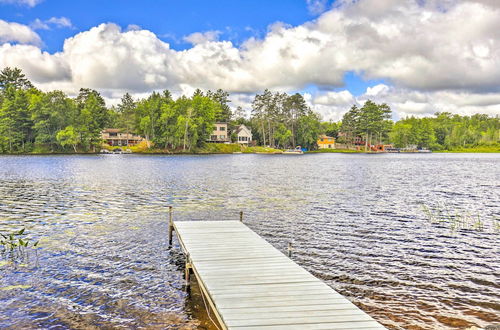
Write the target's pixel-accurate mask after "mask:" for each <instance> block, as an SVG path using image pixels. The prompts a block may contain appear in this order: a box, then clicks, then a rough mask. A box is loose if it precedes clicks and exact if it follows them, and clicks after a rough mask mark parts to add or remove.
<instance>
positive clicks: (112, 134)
mask: <svg viewBox="0 0 500 330" xmlns="http://www.w3.org/2000/svg"><path fill="white" fill-rule="evenodd" d="M117 135H118V133H109V136H117Z"/></svg>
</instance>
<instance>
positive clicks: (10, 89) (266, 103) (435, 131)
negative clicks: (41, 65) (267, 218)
mask: <svg viewBox="0 0 500 330" xmlns="http://www.w3.org/2000/svg"><path fill="white" fill-rule="evenodd" d="M229 104H230V100H229V93H227V92H225V91H223V90H220V89H219V90H217V91H207V92H202V91H201V90H196V91H195V93H194V94H193V95H192V96H190V97H188V96H181V97H179V98H177V99H174V98H173V97H172V94H171V93H170V92H169V91H168V90H165V91H163V92H161V93H159V92H153V93H152V94H150V95H149V96H148V97H146V98H143V99H139V100H134V99H133V98H132V96H131V95H130V94H128V93H126V94H125V95H124V96H123V97H122V98H121V101H120V103H119V104H117V105H116V106H111V107H107V106H106V104H105V101H104V98H103V97H102V96H101V95H100V94H99V92H97V91H96V90H93V89H88V88H82V89H80V91H79V93H78V95H77V96H76V97H74V98H71V97H68V96H67V95H66V94H65V93H63V92H62V91H57V90H56V91H50V92H42V91H40V90H39V89H37V88H35V87H34V86H33V84H32V83H31V82H30V81H29V80H28V79H27V78H26V77H25V75H24V74H23V73H22V72H21V70H19V69H17V68H8V67H7V68H4V69H3V70H2V71H1V72H0V153H25V152H56V151H62V152H65V151H74V152H78V151H84V152H87V151H95V150H96V149H97V148H99V147H100V146H101V144H102V140H101V131H102V130H103V129H105V128H111V127H113V128H120V129H122V130H123V131H124V132H126V133H135V134H139V135H141V136H144V137H145V138H146V141H147V143H148V144H149V145H148V147H155V148H159V149H169V150H187V151H189V150H193V149H194V148H198V147H202V146H203V145H204V143H205V141H206V140H207V139H208V138H209V136H210V135H211V133H212V131H213V127H214V123H215V122H227V123H228V125H229V128H230V130H233V131H234V129H235V128H236V127H237V126H238V125H240V124H245V125H246V126H248V127H249V128H250V129H251V130H252V133H253V137H254V143H256V144H258V145H264V146H271V147H275V148H290V147H295V146H298V145H300V146H302V147H305V148H308V149H314V148H315V147H316V142H317V140H318V137H319V136H320V135H321V134H326V135H328V136H332V137H334V138H336V139H337V142H339V143H342V144H346V145H350V146H354V145H357V146H363V145H364V147H365V148H368V147H369V146H370V145H372V144H378V143H384V144H387V143H392V144H394V145H395V146H396V147H406V146H409V145H415V146H418V147H419V148H430V149H434V150H439V149H453V148H457V147H462V148H464V147H474V146H479V145H497V144H498V143H499V140H500V121H499V118H498V116H496V117H491V116H487V115H479V114H478V115H473V116H460V115H452V114H450V113H446V112H443V113H436V114H435V116H434V117H426V118H414V117H409V118H405V119H402V120H399V121H398V122H396V123H394V122H393V121H392V120H391V119H390V118H391V109H390V107H389V106H388V105H387V104H384V103H382V104H377V103H375V102H372V101H370V100H368V101H366V102H365V103H364V105H363V106H361V107H358V106H356V105H353V106H352V107H351V108H350V109H349V110H348V111H347V112H346V113H345V114H344V116H343V118H342V120H341V121H339V122H322V121H321V118H320V116H319V114H317V113H315V112H314V111H312V110H311V108H310V107H309V106H308V105H307V102H306V101H305V99H304V97H303V96H302V95H301V94H298V93H296V94H293V95H289V94H287V93H280V92H275V93H273V92H271V91H269V90H265V91H264V92H263V93H261V94H257V95H255V97H254V100H253V102H252V105H251V106H252V109H251V114H250V117H247V116H246V115H245V111H244V110H243V109H242V108H241V107H237V108H236V109H235V110H234V111H231V107H230V106H229ZM232 140H233V141H236V137H235V136H234V134H233V136H232Z"/></svg>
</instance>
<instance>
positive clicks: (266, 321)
mask: <svg viewBox="0 0 500 330" xmlns="http://www.w3.org/2000/svg"><path fill="white" fill-rule="evenodd" d="M174 230H175V231H176V233H177V237H178V239H179V242H180V244H181V246H182V249H183V250H184V253H185V254H186V255H188V256H189V261H190V265H189V266H190V267H191V268H192V271H193V273H194V275H195V276H196V278H197V280H198V283H199V286H200V288H201V291H202V292H203V293H205V296H206V297H207V298H208V301H209V303H210V306H211V308H212V309H213V311H214V313H215V314H216V316H217V318H218V321H219V323H220V325H221V326H222V327H223V328H224V329H236V330H244V329H245V330H246V329H365V330H366V329H385V328H384V327H383V326H382V325H380V324H379V323H378V322H376V321H375V320H373V319H372V318H371V317H370V316H369V315H368V314H366V313H365V312H363V311H362V310H360V309H359V308H358V307H356V306H355V305H354V304H352V303H351V302H350V301H349V300H347V299H346V298H345V297H343V296H342V295H340V294H339V293H338V292H336V291H335V290H333V289H332V288H330V287H329V286H328V285H326V284H325V283H323V282H322V281H321V280H319V279H317V278H316V277H314V276H313V275H312V274H310V273H309V272H307V271H306V270H305V269H304V268H302V267H300V266H299V265H297V264H296V263H295V262H293V261H292V260H291V259H289V258H288V257H287V256H285V255H284V254H283V253H281V252H280V251H278V250H277V249H275V248H274V247H273V246H272V245H271V244H269V243H268V242H266V240H264V239H263V238H261V237H260V236H259V235H257V234H256V233H255V232H253V231H252V230H251V229H250V228H248V227H247V226H246V225H244V224H243V223H241V222H239V221H176V222H174Z"/></svg>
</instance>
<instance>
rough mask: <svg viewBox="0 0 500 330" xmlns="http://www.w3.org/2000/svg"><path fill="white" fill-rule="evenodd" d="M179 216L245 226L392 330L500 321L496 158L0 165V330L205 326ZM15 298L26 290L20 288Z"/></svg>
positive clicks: (84, 160) (78, 160) (11, 161)
mask: <svg viewBox="0 0 500 330" xmlns="http://www.w3.org/2000/svg"><path fill="white" fill-rule="evenodd" d="M168 205H173V206H174V210H175V211H174V212H175V215H174V217H175V219H177V220H192V219H210V220H224V219H237V218H238V213H239V211H240V210H243V211H244V212H245V223H246V224H247V225H248V226H249V227H250V228H252V229H253V230H254V231H256V232H257V233H259V234H260V235H261V236H263V237H264V238H265V239H266V240H267V241H268V242H270V243H271V244H273V245H274V246H275V247H277V248H278V249H280V250H281V251H284V252H285V251H286V248H287V244H288V242H292V244H293V246H294V255H293V257H292V258H293V259H294V260H295V261H296V262H297V263H298V264H300V265H301V266H303V267H305V268H306V269H307V270H309V271H310V272H311V273H313V274H314V275H315V276H317V277H319V278H321V279H322V280H324V281H325V282H326V283H327V284H328V285H330V286H331V287H333V288H335V289H336V290H337V291H339V292H340V293H342V294H343V295H345V296H346V297H347V298H348V299H350V300H351V301H353V302H354V303H355V304H356V305H358V306H359V307H361V308H362V309H364V310H365V311H366V312H368V313H369V314H370V315H371V316H372V317H374V318H375V319H377V320H378V321H380V322H381V323H382V324H384V325H386V326H388V327H390V328H404V329H420V328H423V329H436V328H454V327H456V328H460V327H466V326H470V325H477V326H482V327H484V326H487V325H489V324H495V323H500V155H498V154H385V155H384V154H381V155H363V154H311V155H304V156H286V155H210V156H139V155H102V156H1V157H0V232H3V233H5V232H10V231H13V230H15V229H18V228H21V227H23V226H25V227H26V228H27V232H28V234H29V236H30V237H31V238H32V239H33V240H36V239H41V243H40V245H41V248H40V249H39V250H38V251H37V253H36V254H35V253H34V252H30V253H29V260H21V261H19V260H16V261H15V262H14V263H8V264H5V261H8V260H9V259H8V257H5V256H0V265H1V266H0V328H5V327H7V328H9V327H10V328H16V329H17V328H54V329H59V328H93V327H95V328H98V327H105V328H114V327H125V328H140V327H143V328H171V329H178V328H185V329H191V328H192V329H196V328H200V327H203V326H204V325H206V324H208V323H207V322H206V321H205V319H206V317H205V316H204V314H203V313H202V312H201V310H202V308H201V307H200V304H199V301H198V302H197V299H196V297H194V299H190V298H188V297H187V295H186V293H185V292H184V290H183V285H184V282H183V256H182V254H181V252H180V249H179V247H178V246H177V245H176V244H175V246H174V247H173V248H172V249H169V248H168V242H167V240H168V238H167V227H168V215H167V214H168V208H167V206H168ZM20 285H22V287H18V286H20Z"/></svg>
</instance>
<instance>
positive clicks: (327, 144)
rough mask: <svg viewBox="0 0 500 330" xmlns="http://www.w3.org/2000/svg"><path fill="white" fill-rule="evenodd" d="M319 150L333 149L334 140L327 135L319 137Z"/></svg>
mask: <svg viewBox="0 0 500 330" xmlns="http://www.w3.org/2000/svg"><path fill="white" fill-rule="evenodd" d="M317 143H318V148H319V149H335V138H333V137H331V136H327V135H320V137H319V138H318V142H317Z"/></svg>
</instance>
